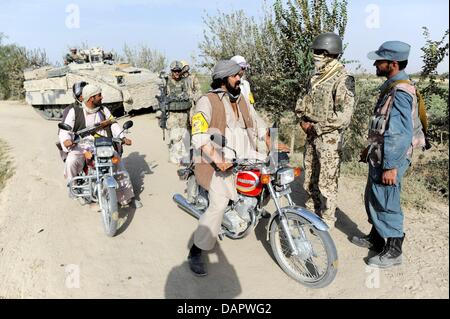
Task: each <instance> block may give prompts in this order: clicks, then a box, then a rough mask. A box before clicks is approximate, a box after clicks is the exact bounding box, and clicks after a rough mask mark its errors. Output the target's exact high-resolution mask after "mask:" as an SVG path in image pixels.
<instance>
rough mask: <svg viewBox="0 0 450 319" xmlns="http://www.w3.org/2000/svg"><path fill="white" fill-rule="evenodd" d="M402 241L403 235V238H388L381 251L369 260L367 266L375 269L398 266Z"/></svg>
mask: <svg viewBox="0 0 450 319" xmlns="http://www.w3.org/2000/svg"><path fill="white" fill-rule="evenodd" d="M404 239H405V234H403V237H396V238H394V237H389V238H388V239H387V242H386V245H385V246H384V249H383V251H382V252H381V253H379V254H378V255H376V256H374V257H372V258H370V259H369V260H368V261H367V264H368V265H369V266H372V267H377V268H389V267H392V266H396V265H400V264H401V263H402V244H403V240H404Z"/></svg>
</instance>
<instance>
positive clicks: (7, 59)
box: [0, 33, 49, 99]
mask: <svg viewBox="0 0 450 319" xmlns="http://www.w3.org/2000/svg"><path fill="white" fill-rule="evenodd" d="M5 38H6V36H5V35H4V34H3V33H0V99H21V98H24V89H23V81H24V75H23V71H24V70H25V69H27V68H37V67H41V66H45V65H48V64H49V62H48V58H47V55H46V53H45V51H44V50H40V49H35V50H27V49H26V48H24V47H21V46H18V45H17V44H3V39H5Z"/></svg>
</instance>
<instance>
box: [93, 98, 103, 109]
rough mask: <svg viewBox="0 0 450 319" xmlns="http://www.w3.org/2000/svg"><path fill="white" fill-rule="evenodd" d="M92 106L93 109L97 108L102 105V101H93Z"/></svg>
mask: <svg viewBox="0 0 450 319" xmlns="http://www.w3.org/2000/svg"><path fill="white" fill-rule="evenodd" d="M92 104H94V106H95V107H99V106H100V105H102V100H94V101H92Z"/></svg>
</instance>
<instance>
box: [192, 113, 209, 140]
mask: <svg viewBox="0 0 450 319" xmlns="http://www.w3.org/2000/svg"><path fill="white" fill-rule="evenodd" d="M208 128H209V125H208V122H207V121H206V119H205V117H204V116H203V114H202V113H197V114H195V115H194V116H193V117H192V135H195V134H202V133H206V132H208Z"/></svg>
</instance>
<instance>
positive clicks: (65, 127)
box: [58, 123, 72, 131]
mask: <svg viewBox="0 0 450 319" xmlns="http://www.w3.org/2000/svg"><path fill="white" fill-rule="evenodd" d="M58 127H59V128H60V129H61V130H63V131H72V127H71V126H70V125H69V124H66V123H58Z"/></svg>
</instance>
